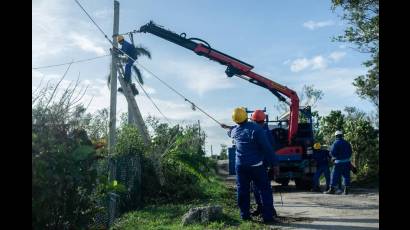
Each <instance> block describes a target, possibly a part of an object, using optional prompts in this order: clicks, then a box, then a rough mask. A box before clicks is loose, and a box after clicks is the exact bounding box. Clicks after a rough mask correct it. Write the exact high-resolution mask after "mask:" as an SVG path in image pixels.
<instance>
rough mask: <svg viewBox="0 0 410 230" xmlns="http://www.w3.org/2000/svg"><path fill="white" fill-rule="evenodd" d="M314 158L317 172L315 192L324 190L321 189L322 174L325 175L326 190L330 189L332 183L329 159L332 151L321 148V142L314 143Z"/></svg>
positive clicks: (314, 179)
mask: <svg viewBox="0 0 410 230" xmlns="http://www.w3.org/2000/svg"><path fill="white" fill-rule="evenodd" d="M312 158H313V159H314V160H315V161H316V172H315V174H314V175H313V188H312V191H313V192H322V191H321V190H320V182H319V179H320V176H321V175H322V174H324V175H325V179H326V191H327V190H329V185H330V171H329V160H330V159H331V156H330V153H329V151H328V150H326V149H321V145H320V143H315V144H314V145H313V155H312Z"/></svg>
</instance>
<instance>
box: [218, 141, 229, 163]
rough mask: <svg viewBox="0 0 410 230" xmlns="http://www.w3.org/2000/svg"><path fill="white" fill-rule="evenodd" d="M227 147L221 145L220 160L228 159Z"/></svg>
mask: <svg viewBox="0 0 410 230" xmlns="http://www.w3.org/2000/svg"><path fill="white" fill-rule="evenodd" d="M227 152H228V150H227V146H226V145H225V144H221V152H220V153H219V160H226V159H228V154H227Z"/></svg>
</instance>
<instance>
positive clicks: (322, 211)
mask: <svg viewBox="0 0 410 230" xmlns="http://www.w3.org/2000/svg"><path fill="white" fill-rule="evenodd" d="M218 165H219V166H220V167H219V169H220V170H219V174H220V175H221V176H223V177H224V178H225V180H226V182H227V184H228V186H230V187H232V188H236V185H235V176H229V175H228V172H227V161H219V162H218ZM272 185H273V190H274V205H275V208H276V210H277V212H278V215H279V223H278V224H275V225H273V226H271V229H334V230H347V229H358V230H364V229H378V228H379V192H378V190H377V189H364V188H357V187H353V188H352V189H351V190H352V191H351V193H350V194H349V195H326V194H321V193H313V192H306V191H300V190H296V189H295V186H294V183H293V182H290V183H289V186H287V187H282V186H280V185H279V184H276V183H272ZM252 200H253V199H252ZM282 202H283V203H282Z"/></svg>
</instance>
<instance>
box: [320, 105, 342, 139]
mask: <svg viewBox="0 0 410 230" xmlns="http://www.w3.org/2000/svg"><path fill="white" fill-rule="evenodd" d="M344 120H345V116H344V115H343V114H342V111H340V110H336V111H334V110H332V111H330V113H329V115H327V116H324V117H321V118H320V121H319V126H320V129H319V134H318V135H319V136H320V137H321V138H322V140H323V143H324V144H331V143H332V142H333V140H334V133H335V131H336V130H343V125H344Z"/></svg>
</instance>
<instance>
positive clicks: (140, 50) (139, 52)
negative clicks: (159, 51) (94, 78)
mask: <svg viewBox="0 0 410 230" xmlns="http://www.w3.org/2000/svg"><path fill="white" fill-rule="evenodd" d="M135 56H136V58H135V60H137V59H138V58H139V57H141V56H146V57H148V58H149V59H151V52H150V51H149V50H148V49H147V48H145V47H143V46H136V47H135ZM111 65H112V63H110V69H111ZM132 69H133V70H134V73H135V74H136V75H137V80H138V82H139V83H140V84H141V85H143V84H144V79H143V78H142V74H141V71H140V69H138V67H136V66H135V65H133V66H132ZM131 79H132V78H131ZM110 80H111V73H110V74H108V76H107V84H108V87H109V86H110ZM137 95H138V91H137Z"/></svg>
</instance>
